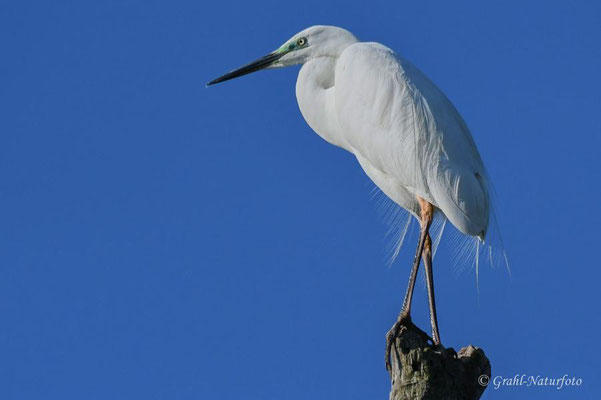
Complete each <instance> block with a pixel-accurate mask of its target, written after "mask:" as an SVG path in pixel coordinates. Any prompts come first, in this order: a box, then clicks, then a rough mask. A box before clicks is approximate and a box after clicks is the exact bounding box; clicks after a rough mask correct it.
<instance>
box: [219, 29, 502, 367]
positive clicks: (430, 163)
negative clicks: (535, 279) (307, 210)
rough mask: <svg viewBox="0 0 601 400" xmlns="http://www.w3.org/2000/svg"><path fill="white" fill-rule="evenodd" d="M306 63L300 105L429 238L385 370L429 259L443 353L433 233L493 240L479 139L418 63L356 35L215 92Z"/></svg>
mask: <svg viewBox="0 0 601 400" xmlns="http://www.w3.org/2000/svg"><path fill="white" fill-rule="evenodd" d="M295 64H302V68H301V69H300V72H299V74H298V79H297V81H296V98H297V100H298V105H299V107H300V110H301V113H302V114H303V117H304V118H305V120H306V121H307V123H308V124H309V126H310V127H311V128H312V129H313V130H314V131H315V132H316V133H317V134H318V135H319V136H321V137H322V138H323V139H325V140H326V141H328V142H330V143H331V144H333V145H335V146H338V147H342V148H343V149H345V150H347V151H350V152H351V153H353V154H354V155H355V156H356V157H357V160H358V161H359V164H360V165H361V167H362V168H363V170H364V171H365V173H366V174H367V175H368V176H369V177H370V178H371V180H373V182H374V183H375V184H376V185H377V186H378V187H379V188H380V189H381V190H382V192H384V193H385V194H386V195H387V196H388V197H389V198H390V199H392V200H393V201H394V202H395V203H397V204H398V205H400V206H401V207H403V208H404V209H406V210H407V211H409V212H410V213H411V214H412V215H413V216H414V217H415V218H417V219H418V221H419V223H420V236H419V241H418V246H417V251H416V253H415V258H414V260H413V267H412V268H411V274H410V278H409V285H408V288H407V292H406V294H405V298H404V301H403V307H402V309H401V312H400V314H399V316H398V318H397V320H396V322H395V323H394V325H393V326H392V328H391V329H390V331H388V333H387V335H386V367H387V368H388V369H389V370H390V349H391V346H392V343H393V342H394V340H395V338H396V337H397V335H398V334H399V333H400V330H401V327H402V326H407V325H410V324H412V322H411V317H410V312H411V299H412V297H413V289H414V287H415V280H416V276H417V272H418V268H419V264H420V259H423V260H424V266H425V270H426V285H427V290H428V299H429V307H430V322H431V325H432V342H433V344H434V345H438V344H440V335H439V331H438V321H437V318H436V304H435V302H434V279H433V275H432V240H431V238H430V234H429V228H430V224H431V223H432V219H433V216H434V214H435V213H442V214H444V217H446V218H447V219H448V220H449V221H450V222H451V223H452V224H453V225H454V226H455V227H456V228H457V229H458V230H459V231H461V232H462V233H463V234H465V235H469V236H473V237H477V238H478V239H479V240H480V241H482V242H483V241H484V239H485V237H486V234H487V229H488V225H489V214H490V196H489V182H488V178H487V175H486V173H485V168H484V165H483V163H482V159H481V157H480V154H479V153H478V149H477V148H476V144H475V143H474V140H473V139H472V135H471V133H470V131H469V129H468V127H467V125H466V124H465V122H464V121H463V119H462V118H461V116H460V115H459V113H458V112H457V110H456V109H455V107H454V106H453V105H452V104H451V102H450V101H449V99H448V98H447V97H446V96H445V95H444V94H443V93H442V92H441V90H440V89H439V88H438V87H437V86H436V85H435V84H434V83H432V81H430V79H428V78H427V77H426V76H425V75H424V74H423V73H422V72H421V71H420V70H419V69H417V68H416V67H415V66H413V65H412V64H411V63H410V62H409V61H407V60H405V59H404V58H402V57H399V56H398V55H397V54H395V53H394V52H393V51H392V50H391V49H389V48H388V47H386V46H383V45H381V44H379V43H362V42H359V41H358V40H357V38H356V37H355V36H353V34H351V33H350V32H349V31H347V30H345V29H342V28H338V27H334V26H313V27H310V28H307V29H305V30H303V31H301V32H299V33H297V34H296V35H294V36H293V37H292V38H290V39H289V40H287V41H286V42H285V43H284V44H283V45H282V46H281V47H279V48H278V49H277V50H275V51H273V52H272V53H270V54H268V55H266V56H265V57H262V58H259V59H258V60H256V61H254V62H252V63H250V64H248V65H245V66H243V67H241V68H238V69H236V70H234V71H232V72H229V73H227V74H225V75H223V76H221V77H220V78H217V79H215V80H213V81H211V82H209V83H208V84H207V86H208V85H213V84H215V83H219V82H223V81H227V80H229V79H232V78H236V77H239V76H242V75H246V74H249V73H251V72H254V71H258V70H260V69H264V68H279V67H285V66H289V65H295Z"/></svg>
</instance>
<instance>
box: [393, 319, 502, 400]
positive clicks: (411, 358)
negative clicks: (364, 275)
mask: <svg viewBox="0 0 601 400" xmlns="http://www.w3.org/2000/svg"><path fill="white" fill-rule="evenodd" d="M391 363H392V372H391V383H392V388H391V390H390V400H426V399H432V400H476V399H479V398H480V396H482V393H483V392H484V390H485V389H486V383H488V382H487V381H486V379H487V378H485V377H482V378H481V376H482V375H486V377H490V362H489V361H488V358H487V357H486V355H485V354H484V351H482V349H479V348H477V347H474V346H472V345H469V346H467V347H464V348H462V349H461V350H460V351H459V353H455V350H453V349H452V348H448V349H447V348H444V347H442V346H437V347H432V346H431V345H430V344H428V342H427V341H426V339H425V336H424V333H423V332H422V331H421V330H420V329H419V328H417V327H415V326H414V325H411V326H409V327H403V330H402V332H401V333H400V334H399V336H398V337H397V339H396V341H395V343H394V346H393V347H392V350H391ZM484 381H486V382H485V384H482V383H484Z"/></svg>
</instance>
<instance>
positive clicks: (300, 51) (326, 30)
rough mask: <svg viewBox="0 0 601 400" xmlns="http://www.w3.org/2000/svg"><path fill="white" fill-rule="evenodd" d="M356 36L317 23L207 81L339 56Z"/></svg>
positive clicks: (334, 27) (212, 82) (214, 81)
mask: <svg viewBox="0 0 601 400" xmlns="http://www.w3.org/2000/svg"><path fill="white" fill-rule="evenodd" d="M356 42H357V38H356V37H355V36H354V35H353V34H352V33H350V32H349V31H347V30H346V29H342V28H338V27H336V26H323V25H316V26H312V27H310V28H307V29H305V30H303V31H301V32H299V33H297V34H296V35H294V36H292V37H291V38H290V39H288V40H287V41H286V42H284V44H283V45H281V46H280V47H279V48H278V49H276V50H275V51H273V52H271V53H269V54H267V55H266V56H263V57H261V58H259V59H257V60H255V61H253V62H251V63H250V64H247V65H244V66H242V67H240V68H238V69H235V70H233V71H231V72H228V73H227V74H225V75H223V76H221V77H219V78H217V79H214V80H212V81H211V82H209V83H207V86H210V85H214V84H216V83H219V82H224V81H227V80H230V79H234V78H237V77H239V76H243V75H247V74H250V73H252V72H255V71H259V70H262V69H266V68H280V67H287V66H289V65H297V64H304V63H305V62H307V61H309V60H312V59H314V58H318V57H334V58H336V57H338V56H339V55H340V53H342V51H343V50H344V49H345V48H346V47H347V46H348V45H350V44H353V43H356Z"/></svg>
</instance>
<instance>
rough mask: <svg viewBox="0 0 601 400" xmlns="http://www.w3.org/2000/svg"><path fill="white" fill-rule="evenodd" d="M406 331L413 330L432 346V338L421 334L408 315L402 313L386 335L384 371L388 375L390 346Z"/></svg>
mask: <svg viewBox="0 0 601 400" xmlns="http://www.w3.org/2000/svg"><path fill="white" fill-rule="evenodd" d="M407 329H413V330H414V331H415V332H417V333H418V334H420V335H422V336H423V339H424V341H425V342H426V343H432V344H433V343H434V341H433V340H432V338H431V337H430V336H428V334H427V333H425V332H423V331H422V330H421V329H419V328H418V327H417V326H415V324H414V323H413V321H411V316H410V315H409V314H404V313H403V314H401V315H400V316H399V318H398V319H397V320H396V322H395V323H394V324H393V325H392V328H390V330H389V331H388V333H387V334H386V355H385V359H386V370H387V371H388V372H389V373H392V364H391V362H390V352H391V350H392V346H393V345H394V342H395V340H396V338H397V337H399V335H400V334H401V332H403V331H404V330H407Z"/></svg>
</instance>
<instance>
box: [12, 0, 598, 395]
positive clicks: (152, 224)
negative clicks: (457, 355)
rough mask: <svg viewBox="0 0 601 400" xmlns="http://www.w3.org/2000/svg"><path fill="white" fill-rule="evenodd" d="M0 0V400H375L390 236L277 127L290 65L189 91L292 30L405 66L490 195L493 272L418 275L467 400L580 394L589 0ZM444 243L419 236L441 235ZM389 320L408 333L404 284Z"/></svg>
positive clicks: (590, 93)
mask: <svg viewBox="0 0 601 400" xmlns="http://www.w3.org/2000/svg"><path fill="white" fill-rule="evenodd" d="M486 3H487V4H483V3H482V2H478V1H473V2H462V1H460V2H457V1H453V2H448V1H444V2H443V1H437V2H390V1H378V0H376V1H370V2H360V1H354V0H352V1H344V2H328V3H327V4H324V3H323V2H321V1H313V0H306V1H303V2H283V3H282V2H277V1H256V2H239V3H229V2H210V3H207V2H205V3H203V2H198V1H188V2H156V1H149V2H142V1H125V2H114V1H105V2H60V1H57V2H28V1H19V2H16V1H12V2H3V3H2V5H0V37H1V38H2V39H0V40H1V42H2V47H1V48H2V53H3V54H2V59H3V62H2V63H0V76H1V77H2V78H1V79H2V90H0V107H1V109H2V118H0V131H1V132H2V136H1V138H2V145H1V146H0V184H1V190H0V203H1V205H2V207H1V208H0V209H1V211H0V212H1V216H0V220H1V221H2V223H1V224H0V255H1V263H0V326H1V328H0V398H2V399H19V400H21V399H63V400H64V399H109V398H110V399H134V398H145V399H239V398H244V399H326V398H327V399H331V398H344V399H365V398H387V395H388V390H389V381H388V377H387V374H386V371H385V370H384V360H383V357H384V335H385V333H386V331H387V330H388V329H389V327H390V325H391V324H392V322H393V321H394V318H395V317H396V314H397V313H398V311H399V308H400V303H401V299H402V295H403V294H404V290H405V285H406V281H407V277H408V271H409V264H410V261H411V256H412V253H413V247H414V243H413V240H415V236H413V237H412V238H410V241H409V244H408V245H407V246H406V248H405V249H404V250H403V251H402V253H401V254H400V256H399V257H398V260H397V261H396V263H395V264H394V265H393V266H392V267H391V268H389V267H387V266H386V263H385V256H386V252H385V249H386V244H387V241H386V238H385V233H386V226H385V225H384V224H383V223H382V220H381V218H380V217H379V213H378V208H377V205H376V202H375V201H374V200H373V199H371V197H370V193H371V190H372V188H373V184H371V183H370V181H369V180H368V178H367V177H366V176H365V175H364V174H363V172H362V171H361V169H360V167H359V166H358V165H357V163H356V161H355V160H354V159H353V157H352V156H351V155H350V154H348V153H345V152H344V151H343V150H341V149H338V148H334V147H332V146H330V145H328V144H327V143H326V142H324V141H323V140H321V139H320V138H319V137H318V136H316V135H315V134H314V133H313V132H312V131H311V130H310V128H308V126H307V125H306V124H305V122H304V121H303V119H302V116H301V115H300V112H299V111H298V108H297V105H296V100H295V96H294V84H295V78H296V73H297V71H298V68H289V69H285V70H277V71H266V72H259V73H257V74H254V75H251V76H248V77H244V78H240V79H238V80H235V81H232V82H227V83H224V84H221V85H218V86H215V87H211V88H205V86H204V84H205V83H206V82H207V81H209V80H210V79H213V78H215V77H217V76H219V75H221V74H222V73H224V72H226V71H228V70H230V69H232V68H234V67H237V66H239V65H241V64H243V63H246V62H248V61H250V60H253V59H255V58H256V57H258V56H261V55H263V54H265V53H266V52H268V51H271V50H273V49H274V48H276V47H277V46H279V45H280V44H281V43H282V42H283V41H284V40H286V39H287V38H288V37H290V36H291V35H292V34H294V33H296V32H297V31H300V30H301V29H303V28H305V27H307V26H310V25H314V24H332V25H339V26H343V27H345V28H347V29H349V30H351V31H352V32H353V33H355V34H356V35H357V36H358V37H359V38H360V39H362V40H368V41H379V42H382V43H384V44H386V45H388V46H390V47H391V48H393V49H394V50H396V51H397V52H399V53H401V54H402V55H404V56H405V57H407V58H409V59H410V60H412V61H413V62H414V63H415V64H416V65H418V66H419V67H420V68H421V69H422V70H423V71H424V72H426V73H427V74H428V75H429V76H430V77H431V78H432V79H433V80H434V81H435V82H436V83H437V84H438V85H439V86H440V87H441V88H442V89H443V90H444V91H445V93H447V95H448V96H449V97H450V98H451V99H452V101H453V102H454V103H455V105H456V106H457V108H458V109H459V110H460V112H461V113H462V115H463V116H464V118H465V119H466V121H467V122H468V124H469V126H470V127H471V130H472V132H473V134H474V136H475V140H476V142H477V144H478V146H479V148H480V151H481V153H482V155H483V158H484V160H485V162H486V164H487V167H488V169H489V172H490V175H491V177H492V178H493V180H494V182H495V188H496V191H497V214H498V218H499V220H500V225H501V229H502V231H503V236H504V240H505V244H506V247H507V250H508V252H509V257H510V260H511V267H512V276H511V278H510V277H509V276H508V274H507V272H506V271H505V270H504V269H502V268H497V269H491V268H488V267H486V268H483V269H482V270H481V272H480V295H479V296H478V295H477V293H476V286H475V278H474V273H473V271H470V270H469V268H468V269H466V270H465V271H464V272H463V273H462V274H460V275H459V276H458V277H457V276H455V275H454V274H453V272H452V264H451V261H450V260H451V253H452V250H451V248H450V247H451V246H449V245H447V246H445V245H442V246H441V250H440V252H439V253H438V254H437V257H436V259H435V263H434V270H435V279H436V289H437V301H438V312H439V322H440V328H441V337H442V340H443V343H444V344H446V345H447V346H452V347H454V348H456V349H459V348H460V347H462V346H464V345H466V344H468V343H472V344H475V345H478V346H481V347H483V348H484V349H485V351H486V353H487V355H488V356H489V358H490V359H491V362H492V365H493V373H492V374H493V376H503V377H509V376H514V375H516V374H527V375H535V376H536V375H541V376H549V377H558V376H562V375H564V374H568V375H569V376H574V377H578V378H581V379H582V382H583V383H582V385H581V386H580V387H577V388H564V389H561V390H556V389H553V388H534V387H528V388H500V389H498V390H494V388H492V387H491V388H489V389H487V393H486V394H485V398H490V399H499V398H515V399H551V398H570V399H575V398H593V397H594V394H595V393H599V389H598V387H597V386H596V385H597V382H596V381H597V379H598V372H599V369H598V359H599V350H598V346H597V342H598V338H599V330H600V329H601V317H600V313H599V311H598V309H597V305H598V302H599V291H598V281H599V279H600V278H601V272H600V270H599V268H598V267H599V261H598V256H597V254H596V250H597V249H598V246H599V239H600V234H599V225H600V224H601V214H600V213H599V210H598V204H599V203H600V202H601V189H600V188H599V182H600V180H601V173H600V172H601V169H600V164H599V147H600V144H601V138H600V137H601V135H600V134H601V119H600V118H599V112H600V111H601V101H600V96H599V93H600V91H601V78H600V74H599V71H601V52H600V50H599V42H600V39H601V31H600V30H599V26H600V24H601V6H600V5H599V3H598V2H593V1H588V2H568V3H566V2H561V3H559V2H532V3H530V2H528V3H526V2H521V1H520V2H517V1H509V2H508V1H503V2H494V3H489V2H486ZM443 240H444V239H443ZM413 314H414V320H415V321H416V323H418V324H419V325H420V326H421V327H422V328H424V329H426V328H427V327H428V314H427V301H426V292H425V290H424V285H423V284H421V283H420V284H418V290H417V291H416V295H415V302H414V310H413Z"/></svg>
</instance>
